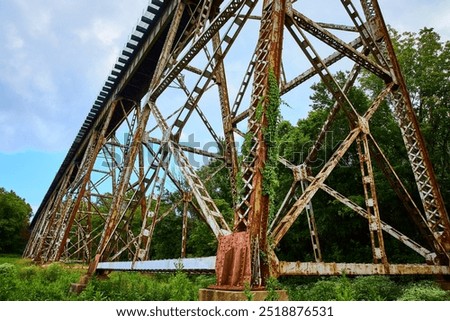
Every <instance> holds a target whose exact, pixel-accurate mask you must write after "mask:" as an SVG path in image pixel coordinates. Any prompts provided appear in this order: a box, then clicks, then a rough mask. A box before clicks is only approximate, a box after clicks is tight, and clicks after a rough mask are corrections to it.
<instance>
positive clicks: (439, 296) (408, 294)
mask: <svg viewBox="0 0 450 321" xmlns="http://www.w3.org/2000/svg"><path fill="white" fill-rule="evenodd" d="M398 300H399V301H449V300H450V293H449V292H446V291H444V290H442V289H441V288H439V287H438V286H437V284H435V283H433V282H429V281H422V282H420V283H416V284H412V285H409V286H408V287H407V288H406V289H405V290H404V292H403V294H402V295H401V296H400V297H399V299H398Z"/></svg>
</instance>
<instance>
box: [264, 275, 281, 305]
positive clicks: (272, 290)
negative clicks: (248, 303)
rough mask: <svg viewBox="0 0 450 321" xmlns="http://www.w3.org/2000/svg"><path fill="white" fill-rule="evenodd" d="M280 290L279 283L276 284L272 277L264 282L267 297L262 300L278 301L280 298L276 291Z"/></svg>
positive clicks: (276, 281)
mask: <svg viewBox="0 0 450 321" xmlns="http://www.w3.org/2000/svg"><path fill="white" fill-rule="evenodd" d="M279 289H281V283H280V282H278V280H277V279H275V278H274V277H270V278H269V279H268V280H266V290H267V297H266V298H265V299H264V301H278V299H279V298H280V296H279V294H278V292H277V290H279Z"/></svg>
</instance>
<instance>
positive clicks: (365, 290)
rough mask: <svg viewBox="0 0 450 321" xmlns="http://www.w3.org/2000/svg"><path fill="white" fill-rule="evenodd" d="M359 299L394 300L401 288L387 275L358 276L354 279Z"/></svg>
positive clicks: (357, 298)
mask: <svg viewBox="0 0 450 321" xmlns="http://www.w3.org/2000/svg"><path fill="white" fill-rule="evenodd" d="M353 289H354V291H355V300H357V301H393V300H396V299H397V298H398V296H399V295H400V294H401V288H400V286H398V285H397V284H396V283H395V282H394V281H392V280H391V279H390V278H389V277H387V276H380V275H372V276H364V277H357V278H356V279H355V280H354V281H353Z"/></svg>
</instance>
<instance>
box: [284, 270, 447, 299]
mask: <svg viewBox="0 0 450 321" xmlns="http://www.w3.org/2000/svg"><path fill="white" fill-rule="evenodd" d="M405 282H408V281H407V280H406V279H405V280H403V279H399V280H398V282H394V281H393V280H392V279H390V278H389V277H387V276H378V275H373V276H360V277H356V278H354V279H351V278H348V277H345V276H342V277H331V278H322V279H319V280H314V279H313V280H309V281H305V280H303V281H302V282H301V283H300V284H298V283H297V284H296V283H295V282H292V281H291V282H288V283H287V289H288V294H289V299H290V300H293V301H396V300H402V301H407V300H409V301H442V300H450V294H449V293H448V292H446V291H444V290H442V289H440V288H439V286H438V285H437V284H436V283H434V282H431V281H420V282H412V283H406V284H405Z"/></svg>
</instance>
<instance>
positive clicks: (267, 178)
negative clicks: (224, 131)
mask: <svg viewBox="0 0 450 321" xmlns="http://www.w3.org/2000/svg"><path fill="white" fill-rule="evenodd" d="M268 80H269V92H268V97H267V101H266V103H267V105H266V112H265V116H266V119H267V127H265V128H263V134H264V140H265V142H266V147H267V160H266V164H265V167H264V171H263V193H264V194H265V195H267V196H268V197H269V222H271V221H272V220H273V218H274V216H275V206H274V205H275V204H274V203H275V198H276V194H277V190H278V188H279V186H280V182H279V180H278V173H277V168H278V166H277V165H278V156H279V132H278V124H279V123H280V121H281V112H280V105H281V99H280V90H279V86H278V81H277V78H276V76H275V73H274V72H273V70H272V69H270V70H269V79H268Z"/></svg>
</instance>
